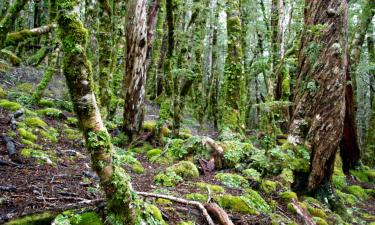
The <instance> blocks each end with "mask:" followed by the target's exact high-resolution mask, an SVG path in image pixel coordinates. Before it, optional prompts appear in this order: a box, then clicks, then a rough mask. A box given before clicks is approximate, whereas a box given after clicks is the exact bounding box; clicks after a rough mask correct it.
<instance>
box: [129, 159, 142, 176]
mask: <svg viewBox="0 0 375 225" xmlns="http://www.w3.org/2000/svg"><path fill="white" fill-rule="evenodd" d="M131 167H132V171H133V172H134V173H137V174H143V173H144V172H145V168H143V166H142V164H141V163H140V162H138V161H137V162H136V163H134V164H133V165H132V166H131Z"/></svg>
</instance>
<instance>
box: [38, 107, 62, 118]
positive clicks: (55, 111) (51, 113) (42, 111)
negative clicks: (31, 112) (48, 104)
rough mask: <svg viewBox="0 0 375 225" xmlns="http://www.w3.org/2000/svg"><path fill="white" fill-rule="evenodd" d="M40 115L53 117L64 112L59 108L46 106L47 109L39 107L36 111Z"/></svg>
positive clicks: (57, 116)
mask: <svg viewBox="0 0 375 225" xmlns="http://www.w3.org/2000/svg"><path fill="white" fill-rule="evenodd" d="M36 113H37V114H38V115H39V116H47V117H51V118H59V117H61V115H62V112H61V111H60V110H59V109H55V108H46V109H39V110H37V111H36Z"/></svg>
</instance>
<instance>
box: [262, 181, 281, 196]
mask: <svg viewBox="0 0 375 225" xmlns="http://www.w3.org/2000/svg"><path fill="white" fill-rule="evenodd" d="M276 188H277V183H276V182H274V181H271V180H262V182H261V184H260V190H262V191H263V192H264V193H266V194H269V193H271V192H275V191H276Z"/></svg>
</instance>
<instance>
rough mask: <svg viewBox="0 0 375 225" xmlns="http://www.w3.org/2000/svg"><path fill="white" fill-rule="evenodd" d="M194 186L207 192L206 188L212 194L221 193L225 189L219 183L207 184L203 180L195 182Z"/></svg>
mask: <svg viewBox="0 0 375 225" xmlns="http://www.w3.org/2000/svg"><path fill="white" fill-rule="evenodd" d="M196 186H197V187H198V188H199V189H200V191H201V192H208V190H209V191H210V192H212V193H214V194H223V193H225V189H224V188H223V187H221V186H219V185H214V184H207V183H204V182H198V183H196Z"/></svg>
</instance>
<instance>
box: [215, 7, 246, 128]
mask: <svg viewBox="0 0 375 225" xmlns="http://www.w3.org/2000/svg"><path fill="white" fill-rule="evenodd" d="M241 28H242V27H241V19H240V3H239V1H238V0H233V1H228V2H227V33H228V50H227V57H226V60H225V72H224V87H223V91H224V99H223V102H222V103H221V104H222V105H221V107H222V110H221V117H222V120H221V124H220V127H221V128H226V127H227V128H231V129H233V130H237V131H238V130H240V129H241V126H242V124H241V123H242V120H241V113H242V112H241V110H242V109H241V105H242V104H241V103H242V101H243V96H244V82H245V80H244V72H243V52H242V45H241V43H242V42H241V34H242V31H241Z"/></svg>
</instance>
